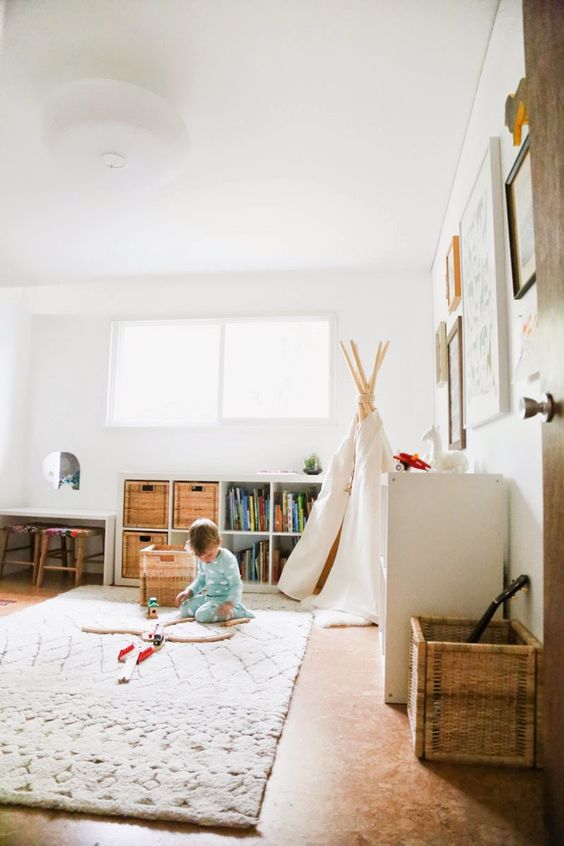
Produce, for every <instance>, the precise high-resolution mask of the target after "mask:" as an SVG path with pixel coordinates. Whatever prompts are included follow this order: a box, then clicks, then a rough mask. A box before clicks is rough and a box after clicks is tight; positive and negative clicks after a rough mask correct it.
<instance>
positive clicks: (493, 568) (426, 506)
mask: <svg viewBox="0 0 564 846" xmlns="http://www.w3.org/2000/svg"><path fill="white" fill-rule="evenodd" d="M504 524H505V506H504V492H503V479H502V477H501V476H495V475H491V474H477V473H476V474H475V473H455V474H451V473H414V472H405V473H390V474H387V475H383V476H382V535H383V536H382V556H381V562H380V564H381V566H380V573H379V578H380V587H381V592H380V609H379V610H380V645H381V649H382V656H383V661H384V699H385V701H386V702H406V701H407V677H408V662H409V620H410V617H412V616H418V615H430V616H438V617H471V618H473V619H478V618H479V617H481V616H482V614H483V613H484V611H485V610H486V608H487V606H488V605H489V603H490V602H491V601H492V599H494V598H495V597H496V596H497V595H498V594H499V593H500V591H501V590H502V587H503V538H504Z"/></svg>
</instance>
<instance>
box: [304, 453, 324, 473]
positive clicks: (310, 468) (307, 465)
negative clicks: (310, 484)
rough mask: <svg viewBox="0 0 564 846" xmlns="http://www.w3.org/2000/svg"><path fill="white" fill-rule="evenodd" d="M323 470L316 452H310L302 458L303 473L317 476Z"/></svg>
mask: <svg viewBox="0 0 564 846" xmlns="http://www.w3.org/2000/svg"><path fill="white" fill-rule="evenodd" d="M322 470H323V468H322V466H321V461H320V460H319V456H318V455H317V453H316V452H312V453H311V455H308V456H307V458H304V473H307V474H308V476H317V475H318V474H319V473H321V471H322Z"/></svg>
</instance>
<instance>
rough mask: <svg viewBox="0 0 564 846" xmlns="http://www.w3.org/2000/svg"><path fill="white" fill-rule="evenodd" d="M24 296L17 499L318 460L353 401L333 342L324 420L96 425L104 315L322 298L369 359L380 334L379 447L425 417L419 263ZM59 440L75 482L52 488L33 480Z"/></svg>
mask: <svg viewBox="0 0 564 846" xmlns="http://www.w3.org/2000/svg"><path fill="white" fill-rule="evenodd" d="M28 297H29V301H30V309H31V311H32V321H33V332H32V344H31V347H32V349H31V355H32V367H31V377H30V392H29V396H30V401H29V419H30V424H31V425H30V430H29V438H28V442H27V462H26V465H25V481H24V485H25V499H26V500H27V501H28V502H29V503H30V504H34V505H43V506H51V505H57V504H63V503H64V504H65V505H66V506H67V507H84V508H113V507H115V501H116V488H117V473H118V472H119V471H122V470H130V471H132V470H135V471H140V472H145V471H154V472H160V471H164V472H168V471H176V472H186V473H189V474H190V475H196V476H202V477H205V476H206V474H213V473H231V472H233V473H241V472H243V473H244V472H251V471H252V472H254V471H256V470H260V469H282V468H293V469H301V467H302V466H303V465H302V461H303V457H304V456H305V455H307V454H308V453H310V452H312V451H317V452H318V453H319V454H320V456H321V458H322V461H323V463H324V466H326V465H327V463H328V461H329V459H330V457H331V455H332V453H333V451H334V449H335V447H336V446H337V444H338V442H339V441H340V439H341V437H342V436H343V434H344V432H345V429H346V427H347V426H348V424H349V421H350V418H351V416H352V414H353V412H354V410H355V407H356V393H355V390H354V388H353V385H352V380H351V378H350V375H349V373H348V371H347V369H346V366H345V363H344V361H343V360H342V357H341V356H340V353H337V354H338V359H337V415H338V421H337V425H332V426H325V427H321V426H316V427H307V428H306V427H303V426H302V427H296V426H277V427H274V428H266V427H260V426H259V427H236V428H232V427H229V428H216V429H212V428H208V429H206V428H200V429H145V428H143V429H124V428H107V427H106V426H105V408H106V391H107V375H108V358H109V341H110V322H111V320H112V319H126V318H150V317H160V318H163V317H194V316H205V315H220V314H225V315H241V314H255V313H279V312H281V311H282V312H288V313H307V312H312V311H318V312H319V311H323V310H329V311H332V312H334V313H335V314H336V315H337V321H338V334H339V337H340V338H342V339H346V340H348V339H350V338H353V339H355V340H356V341H357V343H358V344H359V348H360V353H361V356H362V358H363V359H364V360H367V361H370V362H371V361H373V358H374V354H375V351H376V345H377V342H378V340H379V339H384V338H389V339H390V341H391V345H390V349H389V351H388V356H387V358H386V361H385V363H384V366H383V368H382V370H381V373H380V376H379V381H378V385H377V391H376V403H377V405H378V407H379V409H380V412H381V414H382V417H383V419H384V423H385V426H386V429H387V431H388V434H389V437H390V441H391V443H392V446H393V447H394V448H395V449H399V448H401V449H403V450H409V451H417V450H420V449H421V444H420V440H419V439H420V435H421V433H422V431H423V430H424V429H425V428H426V427H427V426H428V425H429V421H430V420H431V418H432V414H433V378H432V372H433V367H432V361H433V358H432V357H433V345H432V339H431V337H430V333H429V325H430V323H431V280H430V275H429V274H393V275H390V274H369V273H358V272H357V273H346V272H339V273H338V272H326V273H308V274H304V273H294V274H274V275H272V274H266V273H265V274H255V275H252V276H250V275H243V274H240V275H225V276H217V277H211V276H207V277H192V278H187V279H178V280H174V281H171V280H166V281H165V280H154V281H139V282H136V283H123V282H122V283H120V284H112V283H111V282H105V283H100V284H88V285H69V286H58V287H43V288H30V289H28ZM192 367H197V362H193V363H192V362H187V365H186V382H185V384H184V385H179V386H178V389H179V390H184V391H185V390H187V389H188V386H189V379H190V369H191V368H192ZM147 387H148V390H156V391H158V389H159V386H158V385H148V386H147ZM59 449H61V450H67V451H70V452H74V453H75V454H76V455H77V456H78V458H79V460H80V462H81V471H82V478H81V489H80V491H72V490H69V489H63V490H60V491H54V490H52V489H51V488H49V487H48V485H47V483H46V482H45V481H44V480H43V478H42V476H41V470H40V466H41V461H42V459H43V458H44V457H45V455H47V454H48V453H49V452H51V451H53V450H59Z"/></svg>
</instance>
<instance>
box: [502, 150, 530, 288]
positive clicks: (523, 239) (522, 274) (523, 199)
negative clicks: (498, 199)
mask: <svg viewBox="0 0 564 846" xmlns="http://www.w3.org/2000/svg"><path fill="white" fill-rule="evenodd" d="M505 199H506V201H507V222H508V225H509V247H510V252H511V274H512V277H513V296H514V298H515V299H516V300H518V299H520V298H521V297H522V296H523V294H524V293H525V292H526V291H528V290H529V288H530V287H531V285H532V284H533V282H534V281H535V279H536V271H537V266H536V259H535V228H534V223H533V189H532V183H531V158H530V156H529V137H528V136H527V138H525V141H524V142H523V146H522V147H521V149H520V150H519V153H518V155H517V158H516V159H515V163H514V164H513V167H512V168H511V171H510V172H509V176H508V177H507V181H506V183H505Z"/></svg>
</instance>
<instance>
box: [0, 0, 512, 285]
mask: <svg viewBox="0 0 564 846" xmlns="http://www.w3.org/2000/svg"><path fill="white" fill-rule="evenodd" d="M497 6H498V0H13V2H11V3H8V4H7V7H6V11H5V18H4V33H3V40H2V44H1V46H0V50H1V55H0V127H1V129H0V284H4V285H21V284H40V283H44V282H47V281H54V280H57V281H81V280H84V279H85V278H92V277H97V278H99V277H103V276H111V277H113V278H115V277H124V278H131V277H132V276H140V275H142V276H163V275H168V274H174V275H178V274H188V273H199V272H229V271H237V272H240V271H253V270H265V269H266V270H288V269H306V268H307V269H310V268H311V269H324V268H336V267H346V268H356V269H369V268H389V269H400V268H401V269H405V268H413V269H427V268H429V267H430V265H431V262H432V259H433V254H434V250H435V247H436V242H437V238H438V234H439V229H440V225H441V220H442V216H443V213H444V210H445V207H446V203H447V200H448V195H449V190H450V186H451V183H452V180H453V177H454V173H455V169H456V163H457V159H458V156H459V153H460V149H461V146H462V142H463V138H464V132H465V128H466V124H467V122H468V119H469V115H470V111H471V108H472V102H473V97H474V94H475V91H476V87H477V84H478V79H479V74H480V69H481V66H482V62H483V60H484V57H485V52H486V49H487V44H488V39H489V35H490V32H491V28H492V25H493V21H494V18H495V13H496V10H497ZM97 78H109V79H115V80H121V81H124V82H128V83H133V84H135V85H137V86H141V87H143V88H146V89H149V90H150V91H152V92H154V93H155V94H157V95H159V96H160V97H161V98H164V100H166V101H167V102H168V104H169V105H170V106H172V107H173V108H174V110H175V111H176V112H177V113H178V114H179V115H180V116H181V117H182V119H183V121H184V123H185V125H186V129H187V133H188V138H189V149H188V155H187V157H186V162H185V165H184V169H183V170H182V172H181V173H180V175H177V176H176V177H175V178H174V179H173V181H172V182H169V183H168V184H167V185H165V186H162V187H157V188H155V187H154V186H153V187H143V188H138V189H135V190H127V191H118V192H116V191H113V190H110V191H109V192H107V193H106V192H105V191H100V190H99V189H98V190H94V189H93V188H92V186H91V185H90V184H89V183H88V182H87V181H86V180H84V181H83V180H82V179H81V178H80V177H77V175H76V173H75V172H74V171H72V168H70V167H67V166H66V164H65V161H64V159H63V160H62V161H61V160H60V159H58V160H56V159H54V158H53V156H52V155H51V153H50V152H49V150H48V148H47V147H46V145H45V142H44V140H43V138H44V132H43V129H44V103H45V100H46V98H48V97H49V96H50V95H53V93H54V92H56V91H57V89H58V88H59V87H60V86H63V85H66V84H68V83H70V82H73V81H77V80H83V79H97ZM163 155H164V154H163Z"/></svg>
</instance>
